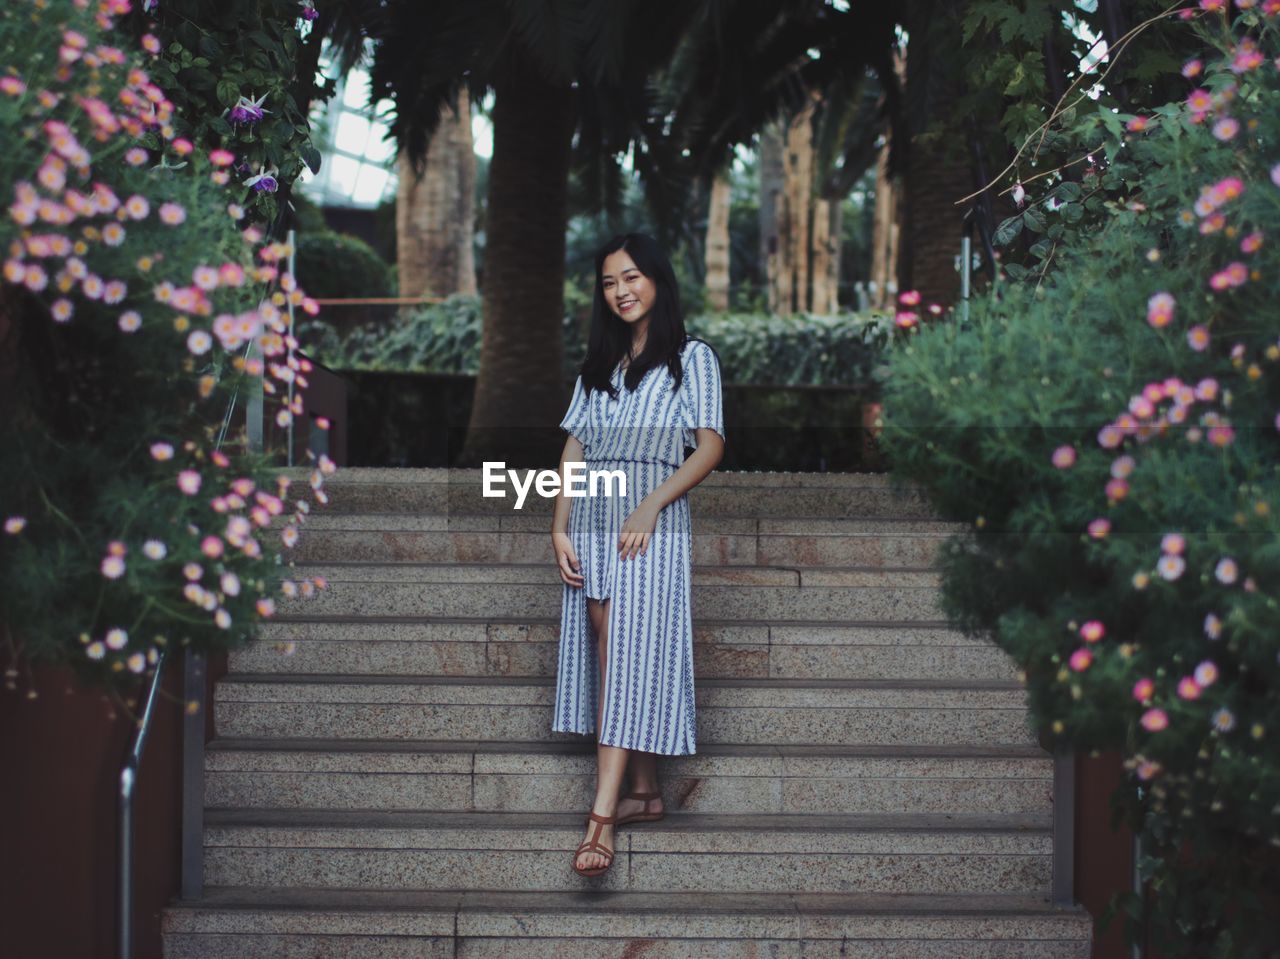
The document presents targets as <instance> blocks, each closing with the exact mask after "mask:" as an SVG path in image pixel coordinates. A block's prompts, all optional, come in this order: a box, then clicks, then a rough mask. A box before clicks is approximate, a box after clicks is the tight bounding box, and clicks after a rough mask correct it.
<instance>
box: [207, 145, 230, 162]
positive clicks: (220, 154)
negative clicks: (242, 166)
mask: <svg viewBox="0 0 1280 959" xmlns="http://www.w3.org/2000/svg"><path fill="white" fill-rule="evenodd" d="M235 159H236V155H235V154H234V153H232V152H231V151H230V150H224V149H223V148H222V147H218V148H217V149H216V150H212V151H210V153H209V162H210V163H212V164H213V165H214V166H230V165H231V164H232V163H234V162H235Z"/></svg>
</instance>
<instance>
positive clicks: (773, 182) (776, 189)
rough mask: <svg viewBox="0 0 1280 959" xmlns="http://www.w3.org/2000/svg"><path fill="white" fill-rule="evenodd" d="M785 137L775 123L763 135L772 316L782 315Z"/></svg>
mask: <svg viewBox="0 0 1280 959" xmlns="http://www.w3.org/2000/svg"><path fill="white" fill-rule="evenodd" d="M783 181H784V177H783V163H782V134H781V131H780V130H779V129H778V125H777V124H775V123H770V124H768V125H767V126H766V127H765V128H764V129H763V130H761V131H760V262H761V263H763V264H764V282H765V289H764V292H765V301H766V303H767V304H768V309H769V312H770V313H777V312H778V306H779V303H778V289H779V279H778V275H779V273H780V271H781V268H782V260H783V253H782V249H783V244H782V238H781V236H780V235H779V233H778V223H779V217H778V213H779V208H780V207H781V206H782V204H783V186H784V183H783Z"/></svg>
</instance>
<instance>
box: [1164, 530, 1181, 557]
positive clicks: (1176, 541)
mask: <svg viewBox="0 0 1280 959" xmlns="http://www.w3.org/2000/svg"><path fill="white" fill-rule="evenodd" d="M1186 548H1187V539H1186V537H1185V536H1183V535H1182V534H1181V533H1165V534H1164V536H1162V537H1161V538H1160V552H1162V553H1169V554H1171V555H1173V556H1181V555H1182V553H1183V551H1184V550H1186Z"/></svg>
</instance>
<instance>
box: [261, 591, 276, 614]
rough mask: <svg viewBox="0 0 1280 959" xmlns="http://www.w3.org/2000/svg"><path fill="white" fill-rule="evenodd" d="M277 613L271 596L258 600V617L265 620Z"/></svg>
mask: <svg viewBox="0 0 1280 959" xmlns="http://www.w3.org/2000/svg"><path fill="white" fill-rule="evenodd" d="M275 611H276V603H275V600H273V599H272V598H271V597H270V596H264V597H262V599H260V600H258V615H259V616H261V617H263V618H264V619H265V618H266V617H268V616H272V615H274V613H275Z"/></svg>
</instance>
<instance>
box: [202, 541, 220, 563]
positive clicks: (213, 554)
mask: <svg viewBox="0 0 1280 959" xmlns="http://www.w3.org/2000/svg"><path fill="white" fill-rule="evenodd" d="M200 552H202V553H204V555H206V556H208V557H209V558H210V559H217V558H218V557H219V556H221V555H222V540H220V539H219V538H218V537H216V536H206V537H205V538H204V539H203V540H201V541H200Z"/></svg>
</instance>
